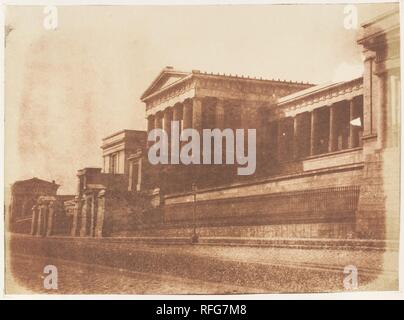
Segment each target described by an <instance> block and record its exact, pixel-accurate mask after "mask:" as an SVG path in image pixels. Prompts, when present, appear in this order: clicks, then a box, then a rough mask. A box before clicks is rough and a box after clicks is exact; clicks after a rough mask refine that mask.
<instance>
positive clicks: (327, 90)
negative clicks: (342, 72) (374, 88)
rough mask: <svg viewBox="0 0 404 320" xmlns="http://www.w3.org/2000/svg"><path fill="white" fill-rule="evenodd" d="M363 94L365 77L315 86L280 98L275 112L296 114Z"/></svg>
mask: <svg viewBox="0 0 404 320" xmlns="http://www.w3.org/2000/svg"><path fill="white" fill-rule="evenodd" d="M360 95H363V77H360V78H357V79H353V80H350V81H346V82H340V83H334V84H328V85H319V86H315V87H312V88H309V89H306V90H303V91H300V92H297V93H294V94H291V95H288V96H285V97H282V98H280V99H279V100H278V103H277V104H276V107H274V108H273V112H274V113H275V114H277V115H278V116H280V115H283V116H286V117H289V116H295V115H296V114H298V113H302V112H307V111H308V112H310V111H313V110H314V109H317V108H320V107H323V106H330V105H332V104H335V103H337V102H340V101H343V100H352V99H353V98H355V97H357V96H360Z"/></svg>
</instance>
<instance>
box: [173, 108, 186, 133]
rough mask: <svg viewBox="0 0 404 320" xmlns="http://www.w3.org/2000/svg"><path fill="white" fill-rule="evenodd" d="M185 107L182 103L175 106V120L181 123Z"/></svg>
mask: <svg viewBox="0 0 404 320" xmlns="http://www.w3.org/2000/svg"><path fill="white" fill-rule="evenodd" d="M183 109H184V105H183V104H180V103H179V104H176V105H175V106H174V107H173V121H178V122H179V123H180V124H181V121H182V120H183ZM180 130H181V127H180Z"/></svg>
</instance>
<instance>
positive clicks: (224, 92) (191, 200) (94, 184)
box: [70, 11, 400, 239]
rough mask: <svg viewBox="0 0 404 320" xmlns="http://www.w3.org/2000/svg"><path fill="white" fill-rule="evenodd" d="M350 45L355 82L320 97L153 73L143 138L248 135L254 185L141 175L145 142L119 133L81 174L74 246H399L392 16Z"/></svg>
mask: <svg viewBox="0 0 404 320" xmlns="http://www.w3.org/2000/svg"><path fill="white" fill-rule="evenodd" d="M358 44H359V45H360V46H361V47H362V48H363V52H364V54H365V56H366V59H365V61H364V74H363V77H360V78H357V79H352V80H350V81H344V82H340V83H332V84H327V85H313V84H310V83H296V82H291V81H282V80H265V79H256V78H250V77H244V76H237V75H222V74H211V73H204V72H201V71H197V70H193V71H190V72H183V71H178V70H175V69H174V68H172V67H167V68H165V69H163V70H162V72H161V73H160V74H159V75H158V76H157V77H156V79H155V80H154V81H153V82H152V83H151V85H150V86H149V87H148V88H147V89H146V91H145V92H144V94H143V95H142V97H141V101H142V102H144V103H145V105H146V116H147V131H148V132H150V131H151V130H152V129H155V128H162V129H164V130H165V131H166V132H167V133H168V134H170V130H171V122H172V121H178V122H179V123H180V130H184V129H186V128H194V129H196V130H198V131H199V132H201V130H202V129H212V128H219V129H224V128H231V129H240V128H244V129H256V131H257V168H256V171H255V173H254V174H253V175H250V176H238V175H237V174H236V167H235V166H233V165H188V166H187V165H180V164H178V165H170V164H168V165H151V164H150V163H149V161H148V158H147V150H148V148H149V147H150V143H149V144H148V143H147V142H146V133H139V132H138V133H129V131H124V132H123V133H122V132H121V133H117V134H116V135H113V136H111V137H108V138H107V139H106V140H104V145H103V150H104V157H105V161H104V163H105V165H104V169H103V171H102V170H101V168H100V169H96V168H87V169H84V170H83V171H80V172H79V179H80V185H79V191H78V195H77V197H76V201H75V202H74V203H73V204H72V203H70V208H73V209H72V210H73V212H74V214H73V215H74V217H75V218H74V220H73V221H74V222H73V228H72V235H75V236H79V235H80V236H105V235H107V236H108V235H132V236H139V235H141V236H153V235H157V236H172V235H177V236H178V235H182V236H187V235H191V234H193V233H194V232H195V230H197V231H196V232H197V233H198V235H199V236H239V237H267V238H271V237H272V238H342V239H347V238H366V239H386V238H388V239H397V236H398V225H399V224H398V219H399V129H400V120H399V119H400V118H399V115H400V56H399V44H400V38H399V14H398V12H397V11H393V12H389V13H387V14H384V15H383V16H380V17H378V18H376V19H375V20H373V21H370V22H369V23H366V24H364V25H363V27H362V31H361V34H360V35H359V38H358ZM140 136H142V137H141V138H140ZM111 150H115V151H116V150H120V151H119V152H121V153H120V154H122V156H121V158H120V160H118V159H117V158H115V155H116V154H117V153H116V152H115V151H113V152H112V151H111ZM224 152H226V150H225V151H224ZM118 157H119V155H118ZM119 161H121V162H119ZM120 170H121V171H120Z"/></svg>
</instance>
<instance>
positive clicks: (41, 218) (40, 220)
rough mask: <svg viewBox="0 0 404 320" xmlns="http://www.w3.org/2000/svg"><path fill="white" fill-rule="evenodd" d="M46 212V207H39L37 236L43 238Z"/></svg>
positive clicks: (42, 205)
mask: <svg viewBox="0 0 404 320" xmlns="http://www.w3.org/2000/svg"><path fill="white" fill-rule="evenodd" d="M46 211H47V207H46V205H44V204H41V205H40V206H39V215H38V232H37V234H38V235H39V236H45V232H46Z"/></svg>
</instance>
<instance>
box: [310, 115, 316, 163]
mask: <svg viewBox="0 0 404 320" xmlns="http://www.w3.org/2000/svg"><path fill="white" fill-rule="evenodd" d="M316 131H317V112H316V110H313V111H312V112H311V125H310V155H311V156H312V155H315V153H316V134H317V133H316Z"/></svg>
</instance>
